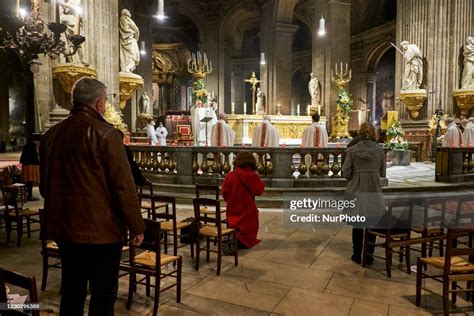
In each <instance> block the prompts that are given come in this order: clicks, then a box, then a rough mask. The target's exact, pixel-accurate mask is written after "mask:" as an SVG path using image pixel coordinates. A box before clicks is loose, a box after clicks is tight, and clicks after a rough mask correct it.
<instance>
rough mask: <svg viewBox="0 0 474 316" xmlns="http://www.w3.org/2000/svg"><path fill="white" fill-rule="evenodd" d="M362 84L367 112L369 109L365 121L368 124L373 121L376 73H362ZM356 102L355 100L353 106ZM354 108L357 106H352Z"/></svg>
mask: <svg viewBox="0 0 474 316" xmlns="http://www.w3.org/2000/svg"><path fill="white" fill-rule="evenodd" d="M361 79H362V84H363V85H365V95H366V100H367V104H366V107H367V110H369V109H370V112H369V113H368V117H367V120H368V121H369V122H373V121H375V101H376V93H375V92H376V90H377V73H374V72H366V73H363V74H362V76H361ZM357 103H358V101H357V100H355V101H354V104H357ZM354 108H358V106H354Z"/></svg>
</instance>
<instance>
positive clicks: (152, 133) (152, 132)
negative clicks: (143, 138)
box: [145, 120, 158, 146]
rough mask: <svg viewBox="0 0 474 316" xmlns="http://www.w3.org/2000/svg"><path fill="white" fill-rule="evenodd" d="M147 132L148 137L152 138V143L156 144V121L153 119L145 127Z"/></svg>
mask: <svg viewBox="0 0 474 316" xmlns="http://www.w3.org/2000/svg"><path fill="white" fill-rule="evenodd" d="M145 130H146V134H147V136H148V137H150V138H151V144H152V145H153V146H156V145H157V144H158V139H157V138H156V133H155V121H153V120H151V121H149V122H148V123H147V124H146V127H145Z"/></svg>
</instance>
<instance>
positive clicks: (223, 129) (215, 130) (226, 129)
mask: <svg viewBox="0 0 474 316" xmlns="http://www.w3.org/2000/svg"><path fill="white" fill-rule="evenodd" d="M234 138H235V132H234V131H233V130H232V128H231V127H230V126H229V124H227V123H226V115H225V113H221V114H219V120H218V121H217V124H214V125H213V126H212V129H211V146H217V147H232V146H234Z"/></svg>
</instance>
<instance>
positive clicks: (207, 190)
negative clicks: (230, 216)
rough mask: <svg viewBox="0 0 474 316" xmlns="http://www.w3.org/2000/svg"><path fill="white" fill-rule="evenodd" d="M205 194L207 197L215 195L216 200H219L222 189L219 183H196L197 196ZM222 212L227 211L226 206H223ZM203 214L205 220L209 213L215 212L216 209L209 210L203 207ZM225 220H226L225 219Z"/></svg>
mask: <svg viewBox="0 0 474 316" xmlns="http://www.w3.org/2000/svg"><path fill="white" fill-rule="evenodd" d="M203 195H205V196H206V197H209V196H212V197H215V200H216V201H219V200H220V199H219V196H220V189H219V186H218V185H212V184H199V183H196V198H197V199H199V198H201V197H203ZM220 210H221V214H222V213H225V208H223V207H221V209H220ZM201 214H204V220H205V218H206V217H207V216H208V215H213V214H215V211H214V210H208V208H207V207H203V208H202V209H201ZM224 222H225V220H224Z"/></svg>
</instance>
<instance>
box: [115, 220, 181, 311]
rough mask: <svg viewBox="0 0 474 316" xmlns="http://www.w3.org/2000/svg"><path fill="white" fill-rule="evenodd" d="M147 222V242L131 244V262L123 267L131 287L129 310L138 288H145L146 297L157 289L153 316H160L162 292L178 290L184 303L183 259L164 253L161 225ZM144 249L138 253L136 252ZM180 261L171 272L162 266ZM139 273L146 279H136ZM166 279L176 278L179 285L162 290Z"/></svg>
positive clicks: (128, 300) (177, 296) (178, 299)
mask: <svg viewBox="0 0 474 316" xmlns="http://www.w3.org/2000/svg"><path fill="white" fill-rule="evenodd" d="M144 221H145V239H144V241H143V243H142V244H141V245H140V246H134V245H133V243H132V242H130V249H129V255H130V261H129V264H128V265H126V264H124V263H122V264H121V269H122V270H128V271H129V273H130V274H129V278H130V279H129V280H130V281H129V287H128V299H127V305H126V306H127V309H130V307H131V305H132V301H133V292H134V291H135V290H136V287H137V285H145V286H146V294H147V296H150V287H154V288H155V296H154V304H153V315H155V316H156V315H157V314H158V306H159V303H160V292H163V291H165V290H168V289H170V288H172V287H176V302H177V303H179V302H181V273H182V257H181V256H171V255H166V254H163V253H161V249H160V248H161V231H160V222H156V221H153V220H150V219H144ZM138 249H142V250H145V251H144V252H141V253H139V254H137V250H138ZM174 262H177V268H176V269H171V270H170V271H166V272H163V271H162V267H163V266H166V265H169V264H170V263H174ZM137 274H140V275H144V276H145V278H143V279H141V280H137ZM151 277H154V279H155V284H154V285H152V284H150V279H151ZM166 277H173V278H176V283H173V284H170V285H168V286H166V287H164V288H161V286H160V285H161V279H163V278H166Z"/></svg>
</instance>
